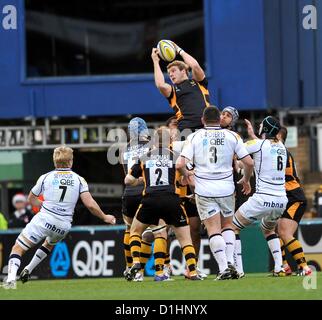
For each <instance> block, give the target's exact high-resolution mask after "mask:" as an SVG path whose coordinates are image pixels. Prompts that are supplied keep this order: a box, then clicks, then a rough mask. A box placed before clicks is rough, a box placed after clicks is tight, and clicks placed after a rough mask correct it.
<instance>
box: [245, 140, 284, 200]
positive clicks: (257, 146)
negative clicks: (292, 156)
mask: <svg viewBox="0 0 322 320" xmlns="http://www.w3.org/2000/svg"><path fill="white" fill-rule="evenodd" d="M245 146H246V149H247V151H248V152H249V153H250V154H252V155H253V159H254V163H255V173H256V193H260V194H268V195H272V196H286V191H285V168H286V161H287V152H286V148H285V147H284V145H283V143H282V142H280V141H278V142H274V141H272V140H268V139H265V140H261V139H254V140H250V141H248V142H246V143H245Z"/></svg>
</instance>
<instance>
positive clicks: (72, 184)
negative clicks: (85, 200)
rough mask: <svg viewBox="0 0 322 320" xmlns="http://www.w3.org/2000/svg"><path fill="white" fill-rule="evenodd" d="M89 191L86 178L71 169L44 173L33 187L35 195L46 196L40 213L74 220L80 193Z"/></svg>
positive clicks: (65, 219)
mask: <svg viewBox="0 0 322 320" xmlns="http://www.w3.org/2000/svg"><path fill="white" fill-rule="evenodd" d="M86 191H88V185H87V182H86V181H85V179H84V178H82V177H81V176H79V175H78V174H77V173H75V172H73V171H72V170H71V169H65V168H64V169H56V170H54V171H51V172H48V173H46V174H43V175H42V176H40V178H39V179H38V181H37V183H36V185H35V186H34V187H33V188H32V189H31V192H32V193H33V194H34V195H35V196H37V197H38V196H39V195H40V194H42V195H43V197H44V202H43V205H42V207H41V209H40V213H45V214H49V215H51V216H54V217H55V218H57V219H59V220H64V221H70V222H72V220H73V214H74V209H75V205H76V203H77V201H78V198H79V195H80V194H81V193H83V192H86Z"/></svg>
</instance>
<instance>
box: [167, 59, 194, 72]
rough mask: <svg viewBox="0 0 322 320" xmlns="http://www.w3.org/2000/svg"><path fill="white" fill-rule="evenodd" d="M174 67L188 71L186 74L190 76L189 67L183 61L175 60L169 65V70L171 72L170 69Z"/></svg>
mask: <svg viewBox="0 0 322 320" xmlns="http://www.w3.org/2000/svg"><path fill="white" fill-rule="evenodd" d="M172 67H178V68H179V70H180V71H182V70H186V74H187V75H188V72H189V66H188V65H187V64H186V63H184V62H183V61H180V60H174V61H172V62H171V63H169V64H168V65H167V70H168V71H169V69H170V68H172Z"/></svg>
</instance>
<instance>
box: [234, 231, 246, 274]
mask: <svg viewBox="0 0 322 320" xmlns="http://www.w3.org/2000/svg"><path fill="white" fill-rule="evenodd" d="M234 266H235V268H236V270H237V271H238V273H244V267H243V256H242V245H241V241H240V236H239V234H236V241H235V250H234Z"/></svg>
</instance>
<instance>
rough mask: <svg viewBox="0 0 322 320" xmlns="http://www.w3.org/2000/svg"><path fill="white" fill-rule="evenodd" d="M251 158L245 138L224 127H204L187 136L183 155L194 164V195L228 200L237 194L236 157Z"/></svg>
mask: <svg viewBox="0 0 322 320" xmlns="http://www.w3.org/2000/svg"><path fill="white" fill-rule="evenodd" d="M235 154H236V155H237V157H238V159H242V158H244V157H246V156H248V152H247V150H246V148H245V146H244V143H243V141H242V139H241V138H240V137H239V135H238V134H237V133H235V132H233V131H230V130H227V129H222V128H221V127H205V128H204V129H200V130H198V131H197V132H195V133H192V134H191V135H189V136H188V139H187V141H186V144H185V146H184V148H183V150H182V152H181V156H183V157H185V158H186V159H188V160H190V161H192V162H193V164H194V165H195V193H196V194H198V195H199V196H204V197H228V196H231V195H232V194H233V193H234V191H235V186H234V181H233V158H234V155H235Z"/></svg>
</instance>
